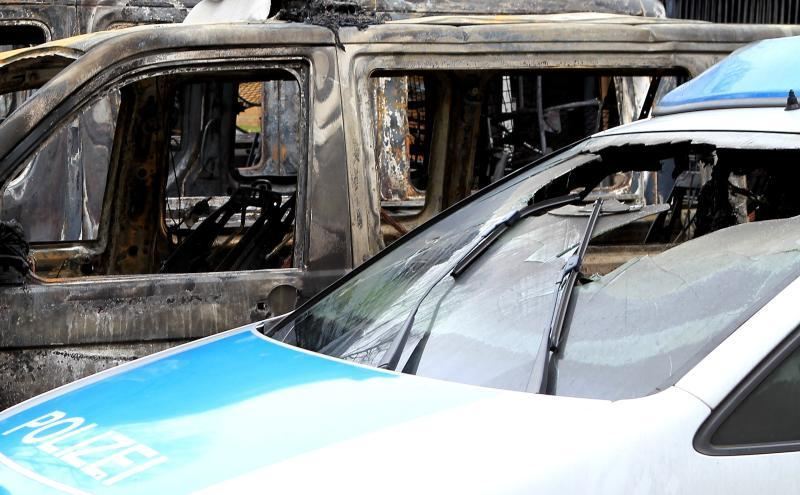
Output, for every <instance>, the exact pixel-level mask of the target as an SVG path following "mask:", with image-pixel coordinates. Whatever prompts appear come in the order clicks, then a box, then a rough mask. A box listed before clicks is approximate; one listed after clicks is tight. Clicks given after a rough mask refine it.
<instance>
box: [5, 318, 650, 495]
mask: <svg viewBox="0 0 800 495" xmlns="http://www.w3.org/2000/svg"><path fill="white" fill-rule="evenodd" d="M658 395H659V396H662V395H663V394H658ZM644 400H645V401H647V400H648V399H644ZM627 402H637V401H627ZM614 409H615V407H614V404H612V403H609V402H604V401H593V400H581V399H567V398H558V397H545V396H536V395H532V394H522V393H513V392H506V391H498V390H492V389H484V388H479V387H471V386H465V385H459V384H453V383H448V382H443V381H437V380H431V379H426V378H420V377H414V376H407V375H400V374H396V373H389V372H384V371H381V370H377V369H372V368H367V367H362V366H357V365H353V364H351V363H348V362H345V361H340V360H336V359H331V358H328V357H325V356H321V355H317V354H314V353H308V352H305V351H302V350H298V349H295V348H292V347H288V346H285V345H283V344H280V343H277V342H274V341H272V340H269V339H267V338H265V337H263V336H262V335H261V334H259V333H258V332H256V331H255V330H254V329H253V328H252V327H246V328H244V329H239V330H234V331H231V332H227V333H224V334H220V335H218V336H216V337H212V338H210V339H205V340H203V341H199V342H196V343H193V344H190V345H187V346H183V347H181V348H177V349H174V350H171V351H167V352H165V353H161V354H159V355H155V356H152V357H150V358H146V359H143V360H140V361H137V362H134V363H131V364H130V365H126V366H122V367H120V368H116V369H114V370H111V371H109V372H105V373H101V374H99V375H96V376H95V377H91V378H88V379H85V380H82V381H79V382H76V383H75V384H73V385H70V386H67V387H65V388H62V389H59V390H57V391H54V392H51V393H49V394H46V395H44V396H42V397H40V398H37V399H34V400H32V401H29V402H27V403H24V404H22V405H20V406H16V407H14V408H11V409H9V410H7V411H6V412H4V413H2V414H1V415H0V494H2V495H9V494H10V495H17V494H26V495H27V494H38V493H69V494H85V493H96V494H133V493H137V494H139V493H148V494H162V493H163V494H181V493H237V494H239V493H342V492H347V493H400V492H404V493H408V492H415V493H416V492H420V493H423V492H424V493H431V492H441V493H519V490H520V489H525V490H524V491H527V489H530V488H531V486H532V484H538V483H537V481H539V482H544V481H546V480H548V479H549V480H551V481H552V480H554V479H556V480H557V479H559V478H562V479H563V476H560V475H559V473H560V474H562V475H566V473H568V472H570V471H572V470H573V469H574V466H575V462H577V461H578V460H579V459H581V458H585V459H590V458H594V459H595V460H597V458H598V456H597V453H596V451H597V449H598V448H605V447H604V446H605V445H608V442H617V443H619V442H620V441H621V439H623V438H624V437H626V436H628V437H631V438H633V437H634V436H637V435H639V433H640V432H639V433H636V432H633V433H628V434H626V433H625V432H624V431H630V428H627V426H628V425H627V423H628V422H629V421H630V418H629V417H628V418H627V419H626V417H625V416H626V415H625V414H622V415H620V414H619V411H616V413H615V412H614V411H613V410H614ZM628 409H630V408H628ZM633 409H641V408H633ZM645 409H652V408H645ZM656 409H658V407H657V408H656ZM639 413H641V411H639ZM647 414H650V413H647ZM592 452H595V453H594V454H592ZM603 457H604V456H600V458H603ZM603 462H611V460H610V459H609V460H607V461H603ZM595 464H597V463H596V462H595ZM568 466H571V467H568ZM595 467H596V468H599V471H598V472H603V471H604V469H603V466H602V465H599V466H595ZM569 476H570V478H572V479H575V478H576V477H575V476H574V474H571V475H569Z"/></svg>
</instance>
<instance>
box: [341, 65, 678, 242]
mask: <svg viewBox="0 0 800 495" xmlns="http://www.w3.org/2000/svg"><path fill="white" fill-rule="evenodd" d="M525 55H528V57H527V58H526V57H525ZM548 55H550V56H552V54H547V53H544V54H536V53H529V54H526V53H525V52H524V51H523V50H521V51H520V52H519V53H514V54H513V56H511V55H508V56H503V57H494V58H492V57H491V56H489V55H487V54H485V53H475V55H474V56H470V58H469V59H465V58H464V57H461V56H459V54H455V53H436V54H426V55H425V56H423V55H421V54H418V53H410V54H405V53H403V54H386V53H363V54H359V55H358V57H357V58H355V60H354V62H353V63H354V65H355V69H354V72H355V74H356V75H357V76H362V75H363V76H364V77H357V81H356V84H355V86H356V91H355V94H356V104H357V112H356V114H357V118H358V125H359V126H360V129H359V137H360V138H361V140H362V143H363V144H364V146H363V148H364V149H365V150H368V151H365V152H364V153H363V154H362V155H361V157H360V159H361V160H364V162H363V165H364V167H363V168H364V170H365V171H367V172H366V173H367V174H368V176H367V178H366V181H365V182H366V183H367V184H368V185H369V186H370V187H369V191H370V194H372V195H373V197H372V198H371V201H370V204H374V205H376V211H379V212H380V218H379V219H378V218H376V220H378V221H377V222H376V231H377V233H379V234H380V235H378V236H377V237H376V239H377V241H378V242H377V247H378V249H377V251H376V252H378V251H380V250H381V249H383V248H385V244H386V242H385V241H386V239H390V242H389V243H391V242H392V241H393V238H394V237H396V236H397V234H398V233H399V234H401V235H406V234H407V232H408V231H410V230H412V229H414V228H417V227H418V226H420V225H421V224H423V223H424V222H426V221H427V220H429V219H430V218H432V217H433V216H435V215H436V214H438V213H439V212H441V211H443V210H445V209H446V208H449V207H451V206H453V205H454V204H456V203H458V202H459V201H461V200H463V199H465V198H466V197H469V196H470V194H472V193H474V191H475V188H473V187H472V186H473V184H472V183H473V182H474V176H473V173H472V171H473V167H474V162H475V160H476V159H477V158H478V157H477V154H476V155H474V156H473V155H470V157H471V158H472V160H455V159H453V157H452V156H451V154H453V153H455V154H461V153H464V150H463V146H458V143H462V144H463V143H464V142H466V141H469V140H471V139H473V138H474V140H475V141H476V142H477V141H478V140H479V139H480V136H472V135H469V136H467V135H465V134H466V133H465V132H455V129H456V127H457V126H456V125H455V124H454V123H453V122H452V117H453V113H452V111H453V108H455V107H456V102H457V100H458V99H462V100H464V101H468V100H471V99H474V96H475V94H474V93H475V92H476V91H477V92H478V94H479V95H480V91H481V88H482V87H483V88H485V86H486V85H487V82H488V80H489V79H490V78H491V77H493V76H499V75H514V74H528V75H543V74H563V75H568V74H570V73H572V74H575V75H578V76H580V75H583V76H592V75H593V76H597V77H601V76H608V77H614V78H616V77H618V76H619V77H624V76H644V77H650V78H651V83H653V82H658V83H659V84H658V86H657V88H656V89H660V88H661V86H663V85H662V84H660V83H661V82H662V81H663V78H664V77H665V76H674V77H678V78H683V77H687V76H688V75H689V74H691V68H690V67H689V66H688V65H685V66H680V65H673V66H670V67H668V68H665V66H663V65H659V64H658V63H656V62H657V59H656V58H654V59H653V62H652V63H647V62H646V61H640V62H638V63H629V62H619V63H617V64H615V63H612V61H611V59H610V58H608V56H606V57H604V58H602V60H601V61H600V62H595V63H594V64H589V63H587V64H585V67H581V66H577V67H576V66H575V65H570V64H566V63H557V62H552V61H548V60H547V58H548ZM647 55H652V54H647ZM437 57H438V58H437ZM504 61H506V62H507V63H508V65H503V62H504ZM402 76H423V77H425V80H426V84H427V82H428V81H429V80H431V81H433V82H434V83H435V85H436V96H437V102H436V104H435V105H433V106H432V108H433V110H434V112H432V114H430V115H428V116H427V120H428V123H429V125H431V126H432V127H433V128H432V130H431V131H430V132H429V135H430V137H431V139H430V143H429V144H428V151H429V157H428V174H429V175H428V176H429V183H428V186H429V187H427V188H426V189H425V191H424V205H423V206H422V208H421V209H420V210H419V211H418V212H417V213H415V214H410V215H404V216H402V217H397V218H395V217H392V216H391V215H389V214H388V213H387V212H385V211H383V206H384V203H385V202H384V201H383V200H382V195H381V187H382V184H381V182H380V181H381V177H380V172H379V166H380V164H379V161H378V159H377V154H378V153H377V151H378V144H379V143H378V142H377V136H376V133H375V131H374V130H375V129H376V128H377V120H378V119H376V118H375V117H374V114H375V113H376V112H375V109H374V93H373V83H372V81H373V80H374V79H375V78H379V77H402ZM458 83H461V84H458ZM479 98H481V100H480V102H481V104H480V107H481V108H482V107H483V103H485V96H479ZM459 105H461V106H462V107H464V106H466V105H464V104H462V103H459ZM481 111H482V110H481ZM458 115H462V116H463V115H464V112H462V113H459V114H458ZM634 118H635V117H634ZM479 128H480V125H478V126H476V130H479ZM454 134H458V136H455V137H454V136H453V135H454ZM587 137H588V136H587ZM477 148H478V146H477V145H476V146H475V150H476V151H477ZM553 151H556V150H553ZM544 156H548V154H545V155H544ZM470 157H467V158H470ZM456 162H459V163H460V162H464V164H463V165H461V168H459V169H458V170H454V169H453V167H452V165H453V163H456ZM467 162H468V163H467ZM462 168H463V170H462ZM461 176H465V177H461ZM454 177H455V178H454ZM466 190H469V191H471V192H470V193H465V191H466ZM376 252H373V253H372V254H373V255H374V254H375V253H376Z"/></svg>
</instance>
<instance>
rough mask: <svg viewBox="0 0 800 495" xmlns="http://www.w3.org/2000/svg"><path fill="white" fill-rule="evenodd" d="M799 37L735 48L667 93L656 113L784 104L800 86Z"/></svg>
mask: <svg viewBox="0 0 800 495" xmlns="http://www.w3.org/2000/svg"><path fill="white" fill-rule="evenodd" d="M798 53H800V37H798V36H794V37H789V38H777V39H770V40H763V41H759V42H756V43H753V44H751V45H748V46H746V47H744V48H741V49H739V50H737V51H735V52H733V53H732V54H731V55H730V56H728V57H727V58H725V59H724V60H722V61H721V62H719V63H718V64H716V65H714V66H713V67H711V68H709V69H708V70H706V71H705V72H703V73H702V74H700V75H699V76H697V77H696V78H694V79H693V80H691V81H689V82H687V83H686V84H684V85H682V86H680V87H678V88H676V89H675V90H673V91H671V92H670V93H669V94H667V95H666V96H665V97H664V98H663V99H662V100H661V101H660V102H659V104H658V106H657V108H656V109H655V112H654V115H663V114H669V113H676V112H681V111H691V110H705V109H712V108H731V107H753V106H781V105H785V104H786V100H787V97H788V95H789V90H792V89H793V90H794V91H795V92H798V90H800V66H798V65H797V64H796V63H795V59H796V58H797V54H798Z"/></svg>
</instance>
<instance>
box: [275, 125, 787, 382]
mask: <svg viewBox="0 0 800 495" xmlns="http://www.w3.org/2000/svg"><path fill="white" fill-rule="evenodd" d="M730 133H733V134H751V135H763V136H764V137H765V138H766V139H770V138H769V137H768V136H771V139H773V140H774V142H772V143H769V144H767V143H764V142H763V141H759V142H757V143H744V144H742V145H741V146H739V145H738V144H737V143H736V141H735V138H736V136H726V137H723V136H724V135H725V134H730ZM676 134H682V135H686V136H687V138H686V141H690V142H691V143H692V144H706V143H707V144H715V143H718V146H719V147H720V148H732V149H738V148H741V149H755V150H765V151H766V150H770V149H772V148H773V146H776V145H775V144H774V143H783V139H784V138H785V137H788V136H797V135H798V133H796V132H786V131H783V132H781V131H775V132H772V131H761V130H757V131H752V130H741V131H721V130H720V131H715V130H707V129H700V130H675V129H668V130H664V131H647V132H628V133H625V134H624V135H620V134H617V133H614V134H601V135H596V136H591V137H587V138H585V139H583V140H581V141H578V142H576V143H573V144H572V145H570V146H568V147H566V148H563V149H561V150H559V151H558V152H556V153H553V154H551V155H548V156H546V157H543V158H541V159H539V160H537V161H536V162H533V163H531V164H529V165H528V166H526V167H523V168H521V169H519V170H518V171H516V172H514V173H513V174H510V175H509V176H507V177H505V178H503V179H502V180H500V181H498V182H496V183H494V184H492V185H490V186H488V187H486V188H484V189H482V190H481V191H479V192H477V193H476V194H474V195H472V196H470V197H468V198H466V199H464V200H462V201H460V202H459V203H457V204H455V205H454V206H452V207H451V208H449V209H447V210H445V211H444V212H442V213H441V214H440V215H437V216H435V217H434V218H432V219H430V220H428V221H427V222H425V223H424V224H423V225H421V226H420V227H419V228H417V229H414V230H413V231H412V232H411V233H409V234H408V235H406V236H404V237H403V238H401V239H400V240H399V241H397V242H395V243H394V244H392V245H391V246H390V247H388V248H387V249H385V250H383V251H381V252H380V253H379V254H378V255H376V256H375V257H373V258H371V259H370V260H368V261H367V262H365V263H363V264H362V265H360V266H359V267H357V268H356V269H354V270H353V271H352V272H350V273H349V274H347V275H345V276H344V277H342V278H341V279H339V280H338V281H336V282H335V283H334V284H332V285H330V286H329V287H327V288H326V289H325V290H323V291H322V292H320V293H319V294H317V295H316V296H314V297H312V298H311V299H309V300H308V301H306V302H305V303H304V304H302V305H301V306H299V307H298V308H297V309H296V310H295V311H293V312H292V313H289V314H287V315H286V316H284V317H283V318H282V319H280V320H277V321H276V323H274V324H273V325H272V326H270V327H269V328H264V329H263V331H264V333H265V335H266V336H267V337H273V338H278V339H279V340H280V337H276V336H278V335H280V333H281V330H285V329H287V328H291V327H290V325H291V324H292V323H293V322H294V321H295V320H296V319H297V318H299V317H301V316H302V315H304V314H305V313H307V312H309V311H313V309H312V308H313V307H314V306H315V305H317V304H318V303H319V302H320V301H322V300H324V299H325V298H326V297H328V296H329V295H330V294H331V293H333V292H335V291H337V290H338V289H339V288H341V287H342V286H344V285H345V284H347V283H348V282H351V281H352V280H353V279H355V278H356V277H359V276H361V274H362V273H363V272H364V271H366V270H369V269H370V268H372V267H373V266H374V265H375V264H376V263H381V260H383V259H384V258H385V257H387V256H390V255H391V254H392V253H393V252H394V251H395V249H399V248H402V247H403V246H404V245H405V244H406V243H407V242H410V241H412V240H413V239H415V238H416V237H417V236H420V235H424V234H425V233H426V232H427V231H428V229H430V228H431V227H432V226H433V225H435V224H437V223H438V222H440V221H444V220H445V219H446V218H448V217H450V216H451V215H453V214H455V213H456V212H458V211H460V210H461V209H462V208H465V207H468V206H469V205H471V204H472V202H474V201H479V200H480V199H481V198H483V197H484V196H486V195H488V194H493V193H496V192H497V191H498V189H502V188H503V187H504V186H505V185H506V184H508V183H509V182H511V181H514V180H517V179H518V178H519V175H520V174H522V175H526V176H527V179H524V180H530V179H532V178H533V177H536V176H537V175H538V174H541V173H543V172H546V171H547V170H550V169H552V168H555V167H558V166H560V165H563V164H564V163H565V162H568V161H569V160H571V159H575V158H577V157H579V156H580V155H581V154H587V155H588V154H594V153H597V152H598V150H602V149H604V148H607V147H614V146H615V144H616V145H619V141H620V140H626V141H627V140H631V141H633V142H635V143H636V144H641V142H642V141H648V140H650V139H652V140H653V142H652V143H649V144H653V145H657V144H659V142H660V141H661V140H670V139H672V140H673V141H674V136H675V135H676ZM712 136H714V137H716V136H719V139H718V140H717V139H714V141H711V139H712ZM637 137H638V139H637ZM693 138H694V139H693ZM670 142H672V141H670ZM612 143H613V144H612ZM776 149H781V148H776ZM785 149H786V150H795V151H800V144H794V143H792V145H791V146H788V145H787V146H786V147H785ZM539 190H541V189H539ZM798 277H800V267H798V269H797V270H792V271H790V272H788V273H787V274H786V275H785V278H783V279H780V283H778V284H776V285H775V286H774V288H773V289H772V290H770V291H768V292H767V293H765V294H763V295H761V296H760V297H757V298H755V299H754V300H753V301H752V302H751V303H750V304H749V305H748V306H747V308H746V309H744V310H743V312H742V313H741V314H740V315H739V316H737V317H735V318H734V319H733V320H732V321H730V322H728V323H727V324H725V326H724V327H723V328H721V329H720V330H719V333H718V334H717V335H716V336H715V337H714V338H710V339H709V340H708V342H706V343H704V344H702V345H699V346H698V347H697V350H696V352H695V353H694V354H693V355H692V356H691V357H690V358H689V359H687V360H686V361H685V363H683V364H682V365H680V366H678V367H677V368H676V369H675V370H674V372H673V373H672V374H671V375H670V376H669V377H667V379H666V380H665V381H663V382H661V383H659V384H658V385H656V386H654V387H653V389H652V390H651V391H650V392H648V393H647V394H645V395H643V396H648V395H652V394H655V393H658V392H660V391H662V390H664V389H666V388H669V387H670V386H673V385H674V384H675V383H677V382H678V381H680V380H681V379H682V377H683V376H685V375H686V373H688V372H689V371H690V370H691V369H693V368H694V367H696V366H697V365H698V364H699V363H700V362H702V361H703V359H705V358H706V356H708V355H709V353H711V352H712V351H713V350H714V349H715V348H716V347H718V346H719V345H720V344H721V343H722V342H724V341H725V340H727V339H728V338H729V337H730V336H732V335H733V334H734V333H735V332H736V330H737V329H738V328H740V327H741V326H742V324H744V323H745V322H746V321H747V320H749V319H750V318H752V317H753V316H754V315H755V314H756V313H758V312H759V311H760V310H761V309H762V308H763V307H764V306H765V305H766V304H767V303H768V302H769V301H770V300H771V299H773V298H774V297H775V296H776V295H777V294H779V293H780V292H781V291H783V290H785V289H786V287H787V286H788V285H789V284H790V283H791V282H792V281H793V280H796V279H798ZM332 357H334V358H337V359H340V358H338V357H336V356H332ZM529 392H530V391H527V392H525V393H529Z"/></svg>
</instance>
